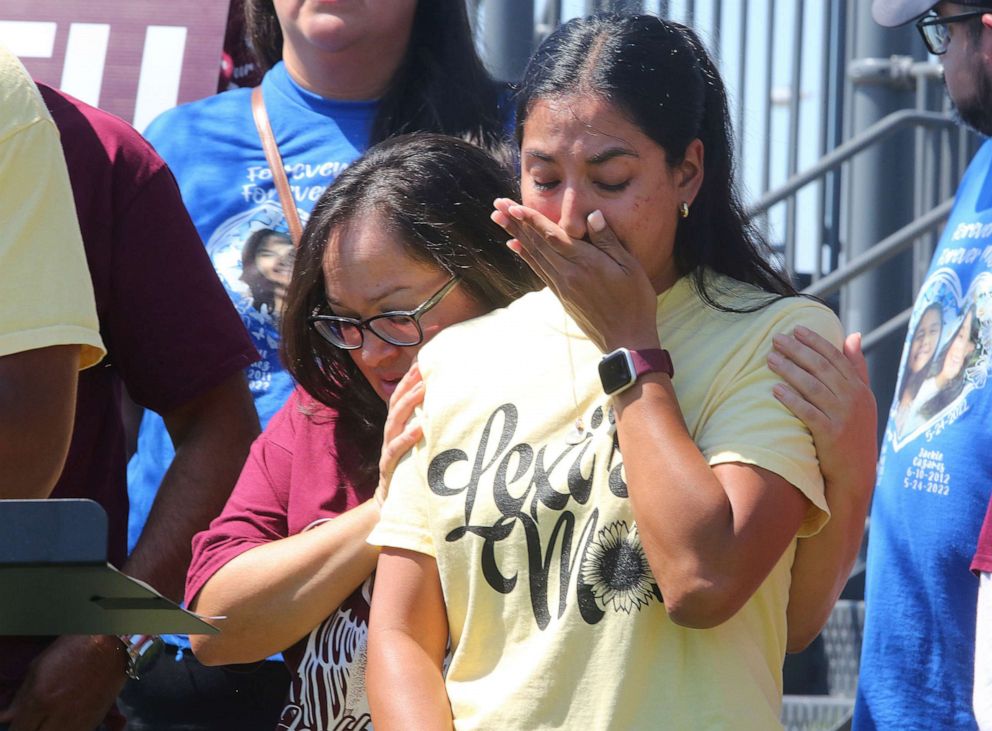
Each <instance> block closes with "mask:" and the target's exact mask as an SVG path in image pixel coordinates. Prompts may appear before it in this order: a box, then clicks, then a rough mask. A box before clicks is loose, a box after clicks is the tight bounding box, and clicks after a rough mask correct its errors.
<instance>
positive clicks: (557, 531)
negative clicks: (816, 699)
mask: <svg viewBox="0 0 992 731" xmlns="http://www.w3.org/2000/svg"><path fill="white" fill-rule="evenodd" d="M517 137H518V141H519V142H520V145H521V196H522V205H521V204H517V203H515V202H514V201H511V200H508V199H497V201H496V202H495V209H496V210H495V211H494V213H493V220H495V221H496V222H497V223H499V224H500V225H501V226H503V227H504V229H506V231H507V232H508V233H509V234H510V236H512V237H513V238H512V239H511V241H510V242H508V245H509V246H510V248H511V249H512V250H514V251H516V252H517V253H518V254H519V255H520V256H521V257H522V258H523V259H524V260H525V261H526V262H527V263H528V264H529V265H530V266H531V267H532V268H533V269H534V271H535V272H536V273H537V274H538V275H539V276H540V277H541V278H542V279H543V280H544V282H545V283H546V284H547V285H548V289H547V290H544V291H542V292H538V293H535V294H530V295H526V296H525V297H523V298H522V299H521V300H518V301H517V302H515V303H513V304H511V305H510V306H509V307H507V308H505V309H504V310H500V311H497V312H495V313H492V314H490V315H487V316H484V317H482V318H478V319H476V320H474V321H472V322H470V323H467V324H463V325H457V326H454V327H452V328H449V329H448V330H446V331H445V332H444V333H441V334H440V335H439V336H438V337H437V338H435V340H434V341H432V342H431V343H430V344H429V345H428V346H426V347H425V348H424V349H423V350H422V351H421V353H420V355H419V369H420V371H421V373H423V375H424V380H425V382H426V386H427V388H426V399H425V402H424V405H423V408H422V413H421V418H420V424H421V428H422V430H423V434H424V439H423V440H422V442H421V443H420V444H418V445H417V447H415V448H414V450H413V452H412V453H411V455H410V457H409V458H408V459H406V460H405V461H403V462H401V463H400V464H399V465H398V466H397V468H396V471H395V473H394V475H393V480H392V483H391V487H390V493H389V498H388V499H387V501H386V504H385V506H384V509H383V514H382V519H381V521H380V523H379V525H378V526H377V528H376V529H375V530H374V531H373V534H372V536H371V537H370V541H371V542H373V543H376V544H379V545H382V546H384V549H383V553H382V556H381V557H380V560H379V564H378V577H377V587H376V594H375V598H374V600H373V607H372V618H371V625H370V627H371V629H370V639H369V668H368V674H367V678H368V685H369V699H370V704H371V707H372V713H373V720H374V723H375V725H376V728H377V729H380V731H381V730H382V729H389V728H446V727H450V726H451V725H452V723H453V724H454V725H455V726H456V727H458V728H480V729H483V728H496V727H499V728H528V729H530V728H546V727H556V728H575V727H579V726H581V727H583V728H624V729H626V728H645V727H652V728H653V727H656V726H657V724H658V723H659V719H664V723H665V725H666V726H667V727H671V728H735V729H739V728H755V729H766V728H769V727H771V726H774V725H775V724H777V723H778V714H779V706H780V701H781V693H782V689H781V662H782V658H783V656H784V653H785V651H786V649H787V646H790V647H791V646H793V645H794V644H796V643H795V642H794V641H793V640H792V638H791V637H790V636H789V635H790V634H791V633H790V632H789V631H788V629H787V620H786V617H787V608H788V607H790V605H791V604H792V603H793V602H795V605H796V606H797V607H804V608H806V609H808V610H809V611H808V612H806V613H807V614H810V615H816V616H817V617H821V616H822V615H823V607H824V606H829V604H832V599H833V598H835V597H836V593H835V588H836V584H837V582H836V581H834V578H833V577H834V575H836V574H833V575H828V576H827V579H828V580H827V581H826V584H827V586H824V581H822V580H820V581H819V582H817V581H812V580H811V579H810V577H811V576H813V575H814V572H812V571H806V570H805V568H804V567H803V566H802V565H800V566H799V567H798V568H800V569H802V571H800V576H799V577H798V581H797V582H796V583H798V584H799V585H801V586H803V587H805V588H807V589H808V591H806V592H801V593H797V594H795V595H794V596H792V597H790V584H791V583H792V579H791V576H790V569H791V567H792V564H793V560H794V559H796V560H802V561H805V562H807V563H808V565H809V566H818V565H820V564H821V563H822V564H823V565H825V566H826V565H832V566H836V565H837V564H839V563H841V561H839V560H838V556H837V555H829V556H827V557H826V558H825V559H824V558H823V552H810V554H809V556H804V552H802V551H798V552H797V537H811V536H814V535H816V534H817V532H818V531H819V530H820V529H821V528H822V527H823V525H824V523H825V521H826V519H827V516H828V513H827V504H826V501H825V498H824V492H823V480H822V476H821V473H820V468H819V465H818V463H817V460H816V454H815V451H814V447H813V443H812V440H811V439H810V436H809V432H808V431H806V429H805V428H804V426H803V424H802V422H800V421H799V420H798V419H797V418H796V417H795V416H794V415H793V414H792V413H791V412H790V411H789V409H790V408H791V409H794V410H797V413H798V412H799V411H802V409H803V406H802V405H801V404H803V403H804V404H806V405H807V406H808V405H810V403H812V404H813V405H814V406H815V405H816V402H817V401H818V399H819V397H818V396H817V394H816V393H815V392H814V391H809V390H805V389H804V381H803V380H802V379H801V378H800V379H798V380H793V378H788V376H789V375H790V374H791V375H792V376H795V373H794V372H791V371H790V368H791V367H792V366H791V365H790V363H792V362H793V361H794V360H795V359H796V358H799V360H800V365H802V362H801V361H802V356H801V355H798V353H799V351H797V350H796V347H797V343H805V345H807V346H811V347H812V351H819V352H820V353H821V354H826V353H827V352H835V351H830V350H828V349H829V348H835V347H839V346H840V345H841V337H840V328H839V324H838V323H837V322H836V318H834V316H833V315H832V313H830V312H829V311H828V310H827V309H826V308H824V307H822V306H820V305H818V304H816V303H814V302H812V301H810V300H808V299H803V298H799V297H797V296H796V292H795V290H794V289H793V288H792V286H791V285H790V284H789V282H788V281H787V280H786V279H785V278H784V277H783V276H781V275H780V274H779V273H778V272H777V271H776V270H775V269H774V268H773V267H771V266H770V265H769V264H768V262H767V260H766V259H765V258H764V257H763V256H762V255H761V253H760V252H761V242H760V239H759V237H758V235H757V233H756V232H755V231H753V230H752V229H751V228H750V227H749V226H748V225H747V223H746V222H745V220H744V218H743V213H742V210H741V207H740V205H739V202H738V199H737V195H736V192H735V190H734V186H733V176H732V169H733V159H732V152H731V139H732V135H731V131H730V126H729V121H728V113H727V103H726V95H725V91H724V87H723V84H722V82H721V80H720V78H719V75H718V73H717V71H716V69H715V67H714V66H713V64H712V61H711V60H710V59H709V57H708V55H707V54H706V52H705V50H704V49H703V47H702V44H701V43H700V42H699V40H698V38H697V37H696V36H695V34H694V33H693V32H692V31H691V30H689V29H688V28H685V27H683V26H681V25H678V24H675V23H669V22H666V21H663V20H660V19H658V18H655V17H650V16H636V17H632V16H618V15H604V16H596V17H593V18H588V19H578V20H574V21H571V22H570V23H568V24H566V25H565V26H563V27H562V28H560V29H559V30H558V31H556V32H555V33H554V34H553V35H552V36H551V37H550V38H549V39H548V40H547V41H546V42H545V43H544V45H542V47H541V48H540V49H539V50H538V52H537V53H536V55H535V57H534V59H532V61H531V63H530V65H529V66H528V70H527V72H526V73H525V77H524V80H523V83H522V88H521V91H520V95H519V101H518V107H517ZM818 333H819V334H818ZM845 349H846V350H851V349H853V350H856V343H854V342H852V343H848V344H847V346H846V347H845ZM769 351H773V352H774V354H773V355H772V356H771V357H770V359H769V363H768V364H766V357H768V353H769ZM812 351H805V352H812ZM604 354H606V355H605V356H604ZM783 356H784V357H783ZM842 361H843V359H840V360H839V361H837V360H835V361H834V362H835V364H837V363H840V364H841V366H842V367H848V365H849V364H844V363H842ZM769 364H770V365H771V366H772V369H770V368H769V367H768V365H769ZM824 368H825V367H824ZM814 370H815V369H814ZM597 371H598V375H597ZM775 373H780V374H783V375H786V376H787V378H788V380H790V382H793V383H796V384H797V386H798V388H797V391H792V390H788V389H781V388H780V387H776V385H775V384H776V377H775ZM852 373H854V371H853V370H849V371H848V372H847V374H846V375H847V376H850V375H851V374H852ZM820 378H821V380H823V379H824V378H825V379H827V381H828V382H829V381H830V379H831V378H832V376H830V375H826V376H825V375H823V371H821V372H820ZM854 380H855V381H858V380H859V379H857V377H856V374H855V378H854ZM773 389H775V390H774V391H773ZM865 390H866V389H865ZM773 393H774V396H773ZM869 400H870V399H869ZM821 411H822V410H821ZM803 416H804V418H808V420H810V421H815V418H813V415H812V414H810V413H806V414H804V415H803ZM861 423H862V424H863V423H864V421H862V422H861ZM818 433H822V432H818ZM859 436H865V435H864V434H863V433H861V434H859ZM862 441H866V442H867V445H868V446H867V447H865V446H862V445H859V446H858V449H859V450H860V454H859V456H858V458H857V460H858V464H859V465H865V464H871V463H872V462H871V452H872V450H873V449H874V443H873V435H871V434H869V435H867V440H862ZM852 459H854V457H852ZM868 471H870V470H865V472H868ZM859 478H860V476H859ZM869 480H870V476H868V475H865V476H864V479H859V480H858V481H857V486H856V487H857V489H858V490H859V491H860V492H859V493H858V494H857V495H856V497H855V498H854V499H852V500H851V501H849V502H850V503H851V505H853V506H854V508H853V509H851V510H848V511H847V512H849V513H850V514H852V515H855V517H857V513H858V510H859V509H861V508H863V506H864V503H865V502H866V499H867V498H866V495H867V490H863V489H862V488H863V485H864V484H865V483H866V482H868V481H869ZM845 507H847V506H845ZM863 514H864V513H863V510H862V512H861V518H862V520H863ZM856 522H857V521H856V520H855V521H852V523H856ZM842 528H843V530H841V531H840V534H839V536H840V537H839V538H838V539H837V540H839V543H837V544H828V545H839V546H843V551H844V553H845V559H844V560H847V558H846V557H847V556H849V554H850V545H851V543H852V541H851V540H850V535H851V531H850V530H848V529H847V528H849V525H844V526H842ZM814 540H815V539H814ZM831 540H834V539H831ZM835 571H836V569H835ZM838 573H839V572H838ZM789 619H790V620H791V619H792V610H791V609H789ZM814 623H815V622H814ZM816 629H818V627H817V628H816ZM449 638H450V651H451V659H450V663H449V665H448V667H447V670H446V671H445V673H444V674H443V675H442V661H443V657H444V654H445V646H446V644H447V643H448V641H449ZM800 644H801V643H800Z"/></svg>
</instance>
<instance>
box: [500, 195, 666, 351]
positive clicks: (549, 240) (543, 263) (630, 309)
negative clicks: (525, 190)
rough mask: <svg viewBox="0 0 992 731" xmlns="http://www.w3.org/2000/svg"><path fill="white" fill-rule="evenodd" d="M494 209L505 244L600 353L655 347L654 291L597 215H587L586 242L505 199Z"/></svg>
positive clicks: (639, 265)
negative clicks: (530, 270)
mask: <svg viewBox="0 0 992 731" xmlns="http://www.w3.org/2000/svg"><path fill="white" fill-rule="evenodd" d="M494 205H495V208H496V210H495V211H494V212H493V214H492V219H493V221H495V222H496V223H497V224H499V225H500V226H502V227H503V228H504V229H505V230H506V232H507V233H508V234H510V235H511V236H512V237H513V238H512V239H511V240H510V241H508V242H507V245H508V246H509V247H510V248H511V249H513V250H514V251H515V252H517V253H518V254H519V255H520V256H521V257H522V258H523V259H524V261H526V262H527V264H528V265H529V266H530V267H531V269H533V270H534V272H535V273H536V274H537V275H538V276H539V277H541V279H542V280H543V281H544V282H545V284H547V285H548V287H549V288H550V289H551V291H552V292H554V293H555V295H556V296H557V297H558V299H559V300H561V302H562V304H563V305H564V307H565V309H566V310H567V311H568V313H569V315H571V316H572V318H573V319H574V320H575V321H576V323H577V324H578V325H579V327H581V328H582V330H583V332H585V334H586V335H587V336H588V337H589V339H590V340H592V341H593V342H594V343H596V345H597V346H598V347H599V348H600V350H602V351H603V352H604V353H606V352H610V351H612V350H615V349H616V348H619V347H627V348H656V347H658V333H657V328H656V324H655V313H656V297H657V296H656V295H655V292H654V288H653V287H652V285H651V281H650V280H649V279H648V277H647V274H646V273H645V272H644V269H643V268H642V267H641V264H640V263H639V262H638V260H637V259H635V258H634V256H633V255H632V254H631V253H630V252H629V251H627V249H626V248H624V246H623V245H622V244H621V243H620V241H619V240H618V239H617V237H616V235H615V234H614V233H613V230H612V229H611V228H610V227H609V225H608V224H607V222H606V220H605V219H604V218H603V214H602V213H601V212H599V211H594V212H593V213H591V214H590V215H589V217H588V226H587V231H588V237H589V241H585V240H581V239H573V238H571V237H570V236H569V235H568V234H566V233H565V231H564V230H563V229H562V228H561V227H560V226H559V225H558V224H556V223H554V222H552V221H550V220H549V219H548V218H547V217H546V216H544V215H542V214H541V213H539V212H537V211H535V210H533V209H531V208H527V207H526V206H522V205H519V204H517V203H515V202H514V201H511V200H509V199H507V198H500V199H497V200H496V201H495V203H494Z"/></svg>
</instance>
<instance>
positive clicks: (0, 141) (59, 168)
mask: <svg viewBox="0 0 992 731" xmlns="http://www.w3.org/2000/svg"><path fill="white" fill-rule="evenodd" d="M0 221H2V222H3V231H2V232H0V299H2V302H3V306H2V307H0V356H4V355H10V354H12V353H19V352H22V351H25V350H34V349H36V348H45V347H48V346H52V345H79V346H80V358H79V367H80V368H87V367H89V366H91V365H93V364H95V363H97V362H99V360H100V359H101V358H103V355H104V348H103V341H102V340H101V339H100V332H99V331H100V325H99V322H98V321H97V314H96V303H95V301H94V298H93V284H92V282H91V281H90V273H89V269H88V268H87V265H86V254H85V252H84V250H83V241H82V238H81V237H80V233H79V224H78V222H77V220H76V204H75V202H74V200H73V197H72V189H71V187H70V185H69V175H68V173H67V171H66V167H65V159H64V158H63V157H62V147H61V145H60V144H59V133H58V130H57V129H56V127H55V123H54V122H53V121H52V118H51V115H49V113H48V110H47V109H46V108H45V105H44V102H43V101H42V99H41V96H40V94H39V93H38V89H37V88H36V87H35V85H34V84H33V83H32V81H31V79H30V78H29V77H28V75H27V72H26V71H25V70H24V67H23V66H22V65H21V63H20V61H18V60H17V58H16V57H15V56H13V55H12V54H11V53H10V52H9V51H7V50H6V49H4V48H3V47H2V46H0Z"/></svg>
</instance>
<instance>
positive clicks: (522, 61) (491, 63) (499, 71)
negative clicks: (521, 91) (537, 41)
mask: <svg viewBox="0 0 992 731" xmlns="http://www.w3.org/2000/svg"><path fill="white" fill-rule="evenodd" d="M482 12H483V21H482V24H483V32H484V34H485V35H484V39H485V43H484V44H483V54H484V57H485V60H486V65H487V66H488V67H489V71H490V73H492V75H493V76H495V77H496V78H497V79H499V80H500V81H517V80H518V79H519V78H520V77H521V75H522V74H523V71H524V67H525V66H526V65H527V59H528V58H530V54H531V52H532V51H533V50H534V49H533V47H532V46H533V42H534V0H498V2H494V1H493V0H488V2H485V3H483V8H482Z"/></svg>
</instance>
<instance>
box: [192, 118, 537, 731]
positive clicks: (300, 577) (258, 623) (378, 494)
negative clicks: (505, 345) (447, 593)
mask: <svg viewBox="0 0 992 731" xmlns="http://www.w3.org/2000/svg"><path fill="white" fill-rule="evenodd" d="M514 190H515V185H514V182H513V176H512V173H511V172H509V171H508V170H506V169H504V168H503V167H502V166H501V165H500V164H498V163H497V162H495V161H494V160H493V159H492V158H491V157H489V156H488V155H487V154H486V153H484V152H482V151H481V150H479V149H478V148H476V147H473V146H472V145H469V144H468V143H465V142H462V141H460V140H457V139H454V138H448V137H441V136H437V135H415V136H409V137H399V138H395V139H393V140H391V141H388V142H384V143H381V144H380V145H378V146H376V147H374V148H372V149H371V150H370V151H369V152H368V153H367V154H366V155H365V156H363V157H362V158H361V159H359V160H358V161H357V162H356V163H354V164H353V165H352V166H351V167H349V168H348V169H347V170H346V171H345V172H343V173H342V174H341V175H340V176H339V177H338V178H337V180H336V181H335V183H334V184H333V186H332V187H331V188H330V189H329V190H328V192H327V193H326V194H325V195H324V196H323V197H322V198H321V200H320V201H319V202H318V204H317V205H316V207H315V209H314V212H313V214H312V216H311V218H310V220H309V222H308V224H307V227H306V229H305V231H304V235H303V240H302V244H301V246H300V250H299V253H298V255H297V260H296V265H295V269H294V272H293V279H292V282H291V284H290V287H289V292H288V295H287V303H286V310H285V315H284V320H283V341H282V342H283V356H284V360H285V362H286V364H287V366H288V368H289V370H290V372H291V373H292V374H293V376H294V378H295V379H296V381H297V383H299V385H300V387H299V388H297V389H296V391H295V392H294V393H293V395H292V397H291V398H290V400H289V402H288V403H287V404H286V405H285V406H284V407H283V408H282V409H281V410H280V411H279V412H278V413H277V414H276V415H275V416H274V417H273V418H272V421H271V422H270V424H269V425H268V427H267V428H266V430H265V432H264V433H263V435H262V436H261V437H260V438H259V439H258V441H257V442H256V443H255V445H254V446H253V447H252V451H251V455H250V456H249V459H248V462H247V463H246V465H245V468H244V471H243V472H242V475H241V477H240V479H239V481H238V484H237V486H236V487H235V489H234V492H233V494H232V496H231V499H230V500H229V502H228V504H227V506H226V507H225V509H224V512H223V513H222V514H221V516H220V517H218V518H217V519H216V520H215V521H214V522H213V523H212V525H211V526H210V529H209V530H207V531H205V532H203V533H201V534H199V535H198V536H197V537H196V538H195V539H194V544H193V554H194V555H193V562H192V565H191V567H190V573H189V579H188V583H187V600H188V601H189V603H190V606H191V607H192V608H193V609H194V611H197V612H200V613H203V614H206V615H209V616H225V617H226V619H225V620H223V621H222V622H218V626H219V627H220V628H221V630H222V632H221V634H219V635H216V636H211V637H207V636H201V637H194V638H192V640H193V649H194V651H195V653H196V655H197V657H198V658H199V659H200V660H201V661H202V662H204V663H206V664H211V665H213V664H229V663H246V662H255V661H258V660H261V659H263V658H265V657H267V656H269V655H271V654H273V653H275V652H279V651H283V650H285V653H284V654H285V657H286V658H287V661H288V662H289V663H290V666H291V667H292V668H294V669H295V672H294V673H293V675H294V678H293V683H292V686H291V688H290V695H289V698H288V701H287V704H286V707H285V710H284V711H283V714H282V719H281V725H280V726H279V728H288V729H296V730H301V729H337V728H349V729H356V731H357V730H358V729H365V728H369V727H370V726H369V724H370V721H369V715H368V707H367V702H366V699H365V682H364V671H365V638H366V635H367V620H368V613H369V600H370V595H371V592H372V578H371V574H372V570H373V569H374V568H375V562H376V557H377V555H378V551H377V550H376V549H374V548H373V547H371V546H369V545H368V544H367V543H366V541H365V539H366V537H367V536H368V534H369V532H370V531H371V530H372V527H373V525H374V524H375V522H376V521H377V520H378V517H379V505H380V503H381V502H382V497H383V493H384V491H385V489H386V480H385V479H383V480H380V477H379V471H380V467H381V471H382V473H383V475H384V476H385V477H386V478H388V475H389V473H390V472H391V471H392V468H393V465H394V463H395V461H396V459H397V458H398V455H400V454H402V453H404V452H405V451H406V450H407V449H408V448H409V447H410V446H411V445H412V444H413V442H415V441H416V440H417V439H418V438H419V436H420V434H419V432H418V431H417V429H416V427H415V426H412V427H411V428H409V429H407V430H406V431H404V424H405V422H406V420H407V418H408V417H409V416H410V414H411V412H412V406H413V404H414V403H416V402H418V401H419V398H420V397H421V395H422V394H421V391H420V387H418V386H416V385H414V384H415V383H416V380H415V379H408V380H407V381H404V380H403V376H404V374H405V373H406V372H407V370H408V369H409V368H410V366H411V364H412V363H413V361H414V358H415V356H416V354H417V351H418V350H419V349H420V346H421V345H422V344H423V343H424V342H425V341H427V340H429V339H430V338H432V337H433V336H434V335H435V334H436V333H437V332H438V331H439V330H441V329H442V328H444V327H446V326H447V325H450V324H452V323H455V322H460V321H462V320H465V319H468V318H470V317H475V316H477V315H480V314H482V313H484V312H488V311H489V310H492V309H494V308H497V307H502V306H505V305H507V304H508V303H509V302H511V301H512V300H514V299H516V298H517V297H519V296H520V295H522V294H524V293H525V292H527V291H529V290H532V289H534V288H536V286H537V285H538V284H539V282H538V280H537V278H536V277H535V276H534V275H533V274H532V273H531V272H530V270H529V269H528V268H527V267H526V266H525V265H524V264H523V263H522V262H521V261H519V259H518V258H517V257H516V255H514V254H513V253H512V252H511V251H509V250H508V249H507V248H506V246H505V245H504V241H505V239H506V236H505V235H504V234H503V232H502V231H501V230H500V228H499V227H498V226H497V225H496V224H494V223H493V222H492V221H490V220H489V211H490V210H491V206H492V201H493V199H494V198H497V197H504V196H506V195H510V194H512V193H513V191H514ZM414 376H415V374H414ZM387 403H389V404H390V406H389V418H388V420H387V417H386V404H387ZM384 424H385V430H386V435H387V438H386V444H385V448H384V449H383V448H382V446H383V427H384ZM380 450H381V451H382V455H381V457H380ZM377 486H378V487H377ZM286 648H290V649H289V650H286Z"/></svg>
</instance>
